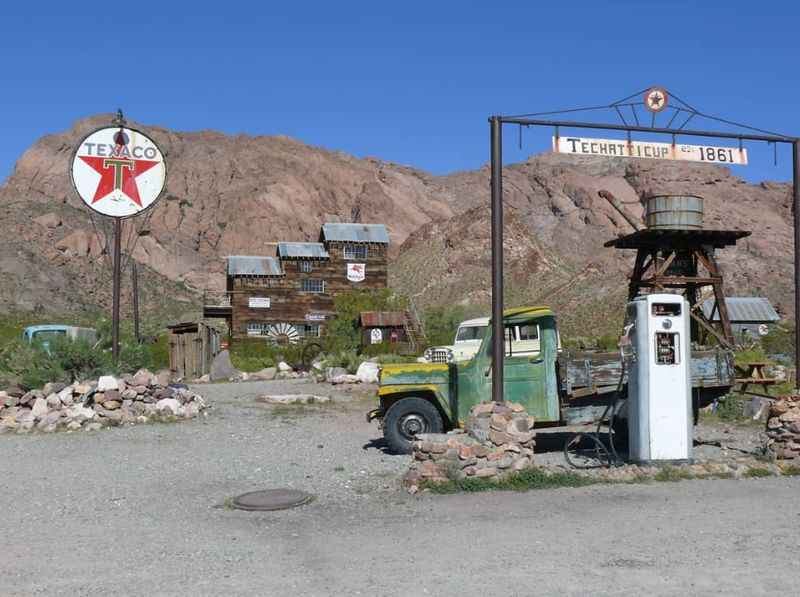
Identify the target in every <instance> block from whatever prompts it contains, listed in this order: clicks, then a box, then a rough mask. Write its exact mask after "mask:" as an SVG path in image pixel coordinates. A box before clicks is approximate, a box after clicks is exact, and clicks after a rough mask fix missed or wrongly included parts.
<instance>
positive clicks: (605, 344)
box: [597, 334, 619, 350]
mask: <svg viewBox="0 0 800 597" xmlns="http://www.w3.org/2000/svg"><path fill="white" fill-rule="evenodd" d="M597 348H599V349H600V350H617V348H619V334H603V335H602V336H600V337H599V338H598V339H597Z"/></svg>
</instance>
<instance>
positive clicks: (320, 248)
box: [278, 242, 330, 259]
mask: <svg viewBox="0 0 800 597" xmlns="http://www.w3.org/2000/svg"><path fill="white" fill-rule="evenodd" d="M278 255H280V257H281V259H294V258H301V259H303V258H304V259H328V258H329V257H330V255H328V252H327V251H326V250H325V245H323V244H322V243H284V242H281V243H278Z"/></svg>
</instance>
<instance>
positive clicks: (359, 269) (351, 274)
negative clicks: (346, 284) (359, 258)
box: [347, 263, 367, 282]
mask: <svg viewBox="0 0 800 597" xmlns="http://www.w3.org/2000/svg"><path fill="white" fill-rule="evenodd" d="M366 276H367V265H366V264H365V263H348V264H347V279H348V280H350V281H351V282H363V281H364V278H366Z"/></svg>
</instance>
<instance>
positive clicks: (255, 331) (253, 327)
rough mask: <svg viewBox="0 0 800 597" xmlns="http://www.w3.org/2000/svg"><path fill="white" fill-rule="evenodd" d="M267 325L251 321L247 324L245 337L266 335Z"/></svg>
mask: <svg viewBox="0 0 800 597" xmlns="http://www.w3.org/2000/svg"><path fill="white" fill-rule="evenodd" d="M268 325H269V324H266V323H258V322H255V321H251V322H249V323H248V324H247V335H248V336H265V335H266V334H267V326H268Z"/></svg>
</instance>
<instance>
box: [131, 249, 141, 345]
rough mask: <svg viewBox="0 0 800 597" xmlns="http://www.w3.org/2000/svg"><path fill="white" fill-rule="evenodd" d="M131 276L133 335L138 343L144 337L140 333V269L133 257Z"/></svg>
mask: <svg viewBox="0 0 800 597" xmlns="http://www.w3.org/2000/svg"><path fill="white" fill-rule="evenodd" d="M131 278H133V279H132V282H133V284H132V286H133V335H134V337H135V338H136V343H137V344H141V343H142V338H141V336H140V334H139V269H138V268H137V267H136V262H135V261H134V260H133V259H132V258H131Z"/></svg>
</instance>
